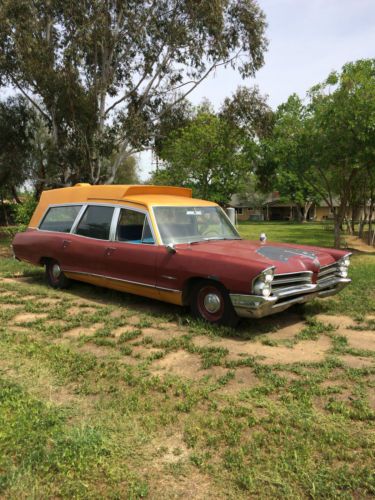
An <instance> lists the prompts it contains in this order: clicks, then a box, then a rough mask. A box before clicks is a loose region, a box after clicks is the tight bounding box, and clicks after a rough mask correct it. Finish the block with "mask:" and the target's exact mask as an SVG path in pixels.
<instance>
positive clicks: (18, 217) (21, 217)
mask: <svg viewBox="0 0 375 500" xmlns="http://www.w3.org/2000/svg"><path fill="white" fill-rule="evenodd" d="M37 204H38V200H37V199H36V198H35V196H32V195H31V194H27V195H25V196H23V199H22V203H17V204H16V205H14V219H15V221H16V222H17V224H21V225H23V226H27V225H28V224H29V222H30V219H31V217H32V215H33V213H34V210H35V209H36V206H37Z"/></svg>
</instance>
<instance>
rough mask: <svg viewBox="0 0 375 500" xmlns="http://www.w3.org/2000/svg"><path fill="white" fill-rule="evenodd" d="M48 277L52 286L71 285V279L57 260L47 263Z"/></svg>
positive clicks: (63, 286)
mask: <svg viewBox="0 0 375 500" xmlns="http://www.w3.org/2000/svg"><path fill="white" fill-rule="evenodd" d="M46 278H47V282H48V284H49V285H50V286H51V287H52V288H67V287H68V286H69V285H70V279H69V278H67V277H66V276H65V274H64V273H63V271H62V270H61V267H60V264H59V263H58V262H57V261H56V260H49V261H48V262H47V263H46Z"/></svg>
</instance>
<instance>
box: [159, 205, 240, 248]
mask: <svg viewBox="0 0 375 500" xmlns="http://www.w3.org/2000/svg"><path fill="white" fill-rule="evenodd" d="M209 207H212V208H219V209H220V210H221V212H222V213H223V214H224V216H225V218H226V219H227V220H228V222H229V224H230V226H231V227H233V229H234V231H235V232H236V234H237V236H238V238H233V240H243V238H242V236H241V235H240V234H239V232H238V231H237V228H236V227H235V226H234V225H233V224H232V221H231V220H230V218H229V217H228V215H227V214H226V212H225V210H223V209H222V208H221V206H220V205H217V204H215V205H200V206H199V205H151V207H150V211H152V216H153V218H154V221H155V226H156V229H157V231H158V233H159V236H160V241H161V243H162V246H166V245H167V243H164V241H163V238H162V236H161V233H160V229H159V224H158V221H157V218H156V216H155V211H154V209H155V208H209ZM202 241H204V240H202ZM218 241H220V240H218ZM174 244H175V245H185V244H186V245H189V242H188V241H187V242H183V243H174Z"/></svg>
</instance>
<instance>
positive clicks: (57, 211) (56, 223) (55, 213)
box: [39, 205, 81, 233]
mask: <svg viewBox="0 0 375 500" xmlns="http://www.w3.org/2000/svg"><path fill="white" fill-rule="evenodd" d="M80 210H81V206H80V205H70V206H63V207H51V208H50V209H49V210H48V212H47V213H46V215H45V216H44V218H43V220H42V222H41V224H40V225H39V229H42V230H44V231H57V232H59V233H69V231H70V230H71V228H72V226H73V222H74V221H75V220H76V217H77V215H78V212H79V211H80Z"/></svg>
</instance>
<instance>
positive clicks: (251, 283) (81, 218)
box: [13, 186, 350, 325]
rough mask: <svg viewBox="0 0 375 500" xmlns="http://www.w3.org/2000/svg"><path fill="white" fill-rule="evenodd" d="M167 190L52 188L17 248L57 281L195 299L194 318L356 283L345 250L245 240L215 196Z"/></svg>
mask: <svg viewBox="0 0 375 500" xmlns="http://www.w3.org/2000/svg"><path fill="white" fill-rule="evenodd" d="M94 188H95V189H94ZM99 188H104V189H102V190H100V189H99ZM108 188H118V190H117V191H116V193H114V192H113V190H112V191H111V193H110V194H111V196H112V198H110V197H109V196H108V195H107V197H106V198H104V196H103V193H108ZM131 188H138V192H137V190H136V189H135V190H134V189H133V191H132V189H131ZM98 189H99V191H98ZM163 189H164V190H165V189H167V188H157V187H154V186H143V187H139V186H137V187H134V186H90V187H89V188H88V187H87V186H84V187H80V186H78V187H73V188H65V189H59V190H53V191H46V192H45V193H43V196H42V198H41V202H40V206H39V207H38V209H37V210H36V212H35V214H34V216H33V219H32V221H31V223H30V226H29V228H28V229H27V230H26V231H25V232H24V233H19V234H17V235H16V237H15V238H14V241H13V250H14V254H15V256H16V258H18V259H20V260H25V261H28V262H30V263H33V264H35V265H45V266H46V272H47V278H48V281H49V283H50V284H51V285H52V286H55V287H63V286H66V285H67V284H68V280H69V279H75V280H79V281H86V282H89V283H93V284H96V285H101V286H106V287H109V288H114V289H117V290H122V291H126V292H131V293H135V294H138V295H143V296H147V297H151V298H155V299H159V300H164V301H167V302H170V303H173V304H179V305H190V306H191V309H192V311H193V313H194V314H195V315H196V316H199V317H201V318H204V319H205V320H207V321H210V322H213V323H220V324H228V325H234V324H235V323H236V321H237V319H238V317H253V318H254V317H255V318H259V317H262V316H266V315H269V314H273V313H276V312H279V311H282V310H284V309H287V308H288V307H290V306H291V305H293V304H296V303H303V302H306V301H308V300H311V299H312V298H315V297H327V296H330V295H333V294H335V293H337V292H339V291H340V290H341V289H342V288H343V287H345V286H346V285H347V284H348V283H350V279H349V278H348V277H347V275H348V266H349V254H348V252H346V251H342V250H335V249H328V248H320V247H312V246H302V245H298V244H293V245H289V244H281V243H273V242H272V243H268V242H266V241H262V242H261V241H246V240H242V239H240V237H239V235H238V233H237V231H236V229H235V228H234V227H233V226H232V225H231V224H230V222H229V220H228V218H227V217H226V215H225V214H224V213H223V211H222V210H221V209H220V208H219V207H218V206H217V205H216V204H214V203H210V202H205V201H203V200H195V199H193V198H191V197H190V196H189V195H188V193H186V190H185V191H183V192H182V195H181V192H178V191H177V195H176V192H173V193H172V194H171V193H170V191H168V192H167V194H166V193H165V192H164V191H163ZM168 189H173V188H168ZM175 189H176V188H175ZM158 190H159V191H158ZM120 191H121V192H124V191H125V194H123V195H122V196H121V195H120ZM134 191H135V193H134ZM160 191H161V192H160ZM98 193H99V194H100V195H101V196H99V194H98ZM103 198H104V199H103Z"/></svg>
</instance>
